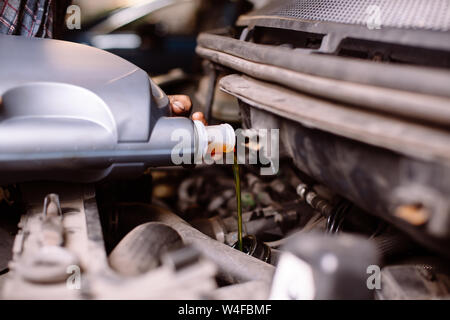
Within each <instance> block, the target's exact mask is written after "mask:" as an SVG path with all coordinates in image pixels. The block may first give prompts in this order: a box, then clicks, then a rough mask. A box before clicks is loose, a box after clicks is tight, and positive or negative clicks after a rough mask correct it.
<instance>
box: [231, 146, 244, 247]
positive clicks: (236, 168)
mask: <svg viewBox="0 0 450 320" xmlns="http://www.w3.org/2000/svg"><path fill="white" fill-rule="evenodd" d="M233 174H234V185H235V189H236V202H237V215H238V248H239V250H241V251H243V247H242V204H241V178H240V173H239V164H238V161H237V155H236V151H234V163H233Z"/></svg>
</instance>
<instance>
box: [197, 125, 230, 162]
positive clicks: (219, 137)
mask: <svg viewBox="0 0 450 320" xmlns="http://www.w3.org/2000/svg"><path fill="white" fill-rule="evenodd" d="M194 125H195V130H196V145H197V159H204V158H205V156H207V155H214V153H229V152H233V151H234V148H235V146H236V134H235V132H234V129H233V127H232V126H231V125H229V124H228V123H224V124H220V125H215V126H205V125H204V124H203V123H202V122H201V121H198V120H194Z"/></svg>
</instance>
